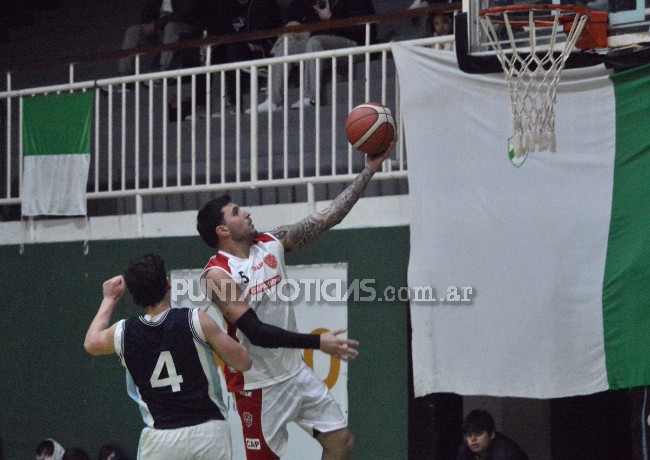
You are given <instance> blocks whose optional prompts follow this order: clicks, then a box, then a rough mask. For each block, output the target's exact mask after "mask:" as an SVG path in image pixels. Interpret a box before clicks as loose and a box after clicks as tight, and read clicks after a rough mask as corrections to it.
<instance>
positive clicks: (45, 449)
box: [36, 439, 54, 457]
mask: <svg viewBox="0 0 650 460" xmlns="http://www.w3.org/2000/svg"><path fill="white" fill-rule="evenodd" d="M36 455H47V456H50V457H51V456H52V455H54V443H53V442H52V440H51V439H44V440H42V441H41V442H39V443H38V446H36Z"/></svg>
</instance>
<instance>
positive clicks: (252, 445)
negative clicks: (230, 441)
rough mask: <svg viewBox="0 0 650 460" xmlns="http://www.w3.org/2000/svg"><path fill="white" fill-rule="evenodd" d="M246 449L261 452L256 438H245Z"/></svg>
mask: <svg viewBox="0 0 650 460" xmlns="http://www.w3.org/2000/svg"><path fill="white" fill-rule="evenodd" d="M246 449H248V450H261V449H262V444H261V443H260V440H259V439H257V438H246Z"/></svg>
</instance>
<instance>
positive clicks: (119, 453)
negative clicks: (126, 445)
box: [97, 443, 129, 460]
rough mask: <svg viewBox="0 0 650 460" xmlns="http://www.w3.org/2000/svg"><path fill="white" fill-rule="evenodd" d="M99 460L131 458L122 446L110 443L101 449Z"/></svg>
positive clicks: (98, 455) (126, 459)
mask: <svg viewBox="0 0 650 460" xmlns="http://www.w3.org/2000/svg"><path fill="white" fill-rule="evenodd" d="M97 460H129V457H128V456H127V455H126V453H125V452H124V450H123V449H122V448H121V447H120V446H118V445H117V444H113V443H108V444H104V445H103V446H102V447H101V448H100V449H99V453H98V454H97Z"/></svg>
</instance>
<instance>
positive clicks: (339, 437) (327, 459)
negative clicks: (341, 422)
mask: <svg viewBox="0 0 650 460" xmlns="http://www.w3.org/2000/svg"><path fill="white" fill-rule="evenodd" d="M315 438H316V440H317V441H318V442H319V443H320V445H321V446H323V457H322V458H323V460H347V459H349V458H352V452H353V451H354V437H353V436H352V433H351V432H350V430H349V429H347V428H341V429H340V430H336V431H330V432H328V433H317V434H316V435H315Z"/></svg>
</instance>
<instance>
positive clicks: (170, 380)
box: [149, 351, 183, 393]
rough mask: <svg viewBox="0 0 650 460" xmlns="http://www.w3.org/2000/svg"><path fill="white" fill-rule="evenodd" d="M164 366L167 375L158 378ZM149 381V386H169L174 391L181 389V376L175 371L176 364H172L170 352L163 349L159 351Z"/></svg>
mask: <svg viewBox="0 0 650 460" xmlns="http://www.w3.org/2000/svg"><path fill="white" fill-rule="evenodd" d="M165 367H166V368H167V377H164V378H160V374H161V373H162V371H163V369H164V368H165ZM149 383H151V388H161V387H166V386H171V387H172V391H173V392H174V393H176V392H177V391H181V383H183V376H182V375H178V374H177V373H176V365H175V364H174V360H173V359H172V354H171V353H170V352H168V351H163V352H162V353H160V356H159V357H158V362H157V363H156V368H155V369H154V370H153V374H151V378H150V379H149Z"/></svg>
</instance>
